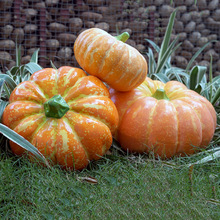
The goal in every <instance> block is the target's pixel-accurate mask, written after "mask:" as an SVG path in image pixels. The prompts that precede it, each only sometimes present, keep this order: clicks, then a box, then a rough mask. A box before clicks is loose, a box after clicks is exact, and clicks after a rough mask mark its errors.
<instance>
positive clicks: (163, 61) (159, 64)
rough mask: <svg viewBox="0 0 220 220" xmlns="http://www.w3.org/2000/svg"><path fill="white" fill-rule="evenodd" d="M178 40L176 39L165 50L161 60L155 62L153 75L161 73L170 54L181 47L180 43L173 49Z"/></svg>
mask: <svg viewBox="0 0 220 220" xmlns="http://www.w3.org/2000/svg"><path fill="white" fill-rule="evenodd" d="M177 40H178V38H176V39H175V40H174V41H173V42H172V43H171V44H170V46H169V47H168V48H167V50H166V51H165V52H164V54H163V57H162V59H161V60H160V61H159V60H158V62H157V69H156V71H155V73H159V72H160V71H161V69H162V68H163V67H164V66H165V64H166V62H167V60H168V59H169V57H170V56H171V54H172V53H173V52H174V51H175V50H176V49H177V48H178V47H179V46H180V45H181V43H179V44H178V45H176V46H175V47H174V45H175V44H176V42H177Z"/></svg>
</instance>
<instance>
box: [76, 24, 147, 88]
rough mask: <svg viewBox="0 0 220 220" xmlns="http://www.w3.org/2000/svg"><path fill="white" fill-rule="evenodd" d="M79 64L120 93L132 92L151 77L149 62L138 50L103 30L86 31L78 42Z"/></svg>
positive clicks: (77, 57) (79, 37)
mask: <svg viewBox="0 0 220 220" xmlns="http://www.w3.org/2000/svg"><path fill="white" fill-rule="evenodd" d="M74 55H75V58H76V60H77V62H78V63H79V65H80V66H81V67H82V68H83V69H84V70H85V71H86V72H87V73H88V74H90V75H94V76H96V77H98V78H99V79H101V80H102V81H104V82H106V83H107V84H108V85H109V86H110V87H112V88H114V89H115V90H118V91H129V90H131V89H134V88H136V87H137V86H138V85H140V84H141V83H142V82H143V81H144V79H145V78H146V76H147V70H148V67H147V62H146V60H145V58H144V57H143V56H142V55H141V54H140V53H139V51H138V50H136V49H135V48H133V47H131V46H130V45H128V44H126V43H124V42H122V41H120V40H118V39H116V38H115V37H113V36H111V35H110V34H108V33H107V32H105V31H103V30H101V29H99V28H90V29H87V30H85V31H83V32H82V33H81V34H80V35H79V36H78V37H77V39H76V41H75V43H74Z"/></svg>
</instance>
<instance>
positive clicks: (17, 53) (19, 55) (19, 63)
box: [15, 39, 21, 66]
mask: <svg viewBox="0 0 220 220" xmlns="http://www.w3.org/2000/svg"><path fill="white" fill-rule="evenodd" d="M15 52H16V66H20V65H21V45H19V46H18V45H17V39H16V49H15Z"/></svg>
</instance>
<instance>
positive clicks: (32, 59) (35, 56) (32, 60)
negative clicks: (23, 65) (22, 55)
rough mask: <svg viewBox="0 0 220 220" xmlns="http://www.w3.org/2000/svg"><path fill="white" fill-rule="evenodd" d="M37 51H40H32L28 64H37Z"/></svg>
mask: <svg viewBox="0 0 220 220" xmlns="http://www.w3.org/2000/svg"><path fill="white" fill-rule="evenodd" d="M39 50H40V49H37V50H35V51H34V53H33V54H32V56H31V60H30V62H33V63H38V52H39Z"/></svg>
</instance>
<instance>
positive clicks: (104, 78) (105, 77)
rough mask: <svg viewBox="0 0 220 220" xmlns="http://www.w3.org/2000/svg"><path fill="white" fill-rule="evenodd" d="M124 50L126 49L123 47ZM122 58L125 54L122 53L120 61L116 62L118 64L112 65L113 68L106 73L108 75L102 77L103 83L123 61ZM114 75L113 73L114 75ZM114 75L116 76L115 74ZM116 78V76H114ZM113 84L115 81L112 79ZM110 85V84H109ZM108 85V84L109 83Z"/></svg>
mask: <svg viewBox="0 0 220 220" xmlns="http://www.w3.org/2000/svg"><path fill="white" fill-rule="evenodd" d="M124 48H125V49H127V48H126V47H124ZM124 56H126V53H123V54H122V56H121V57H120V59H119V60H118V62H117V63H116V64H115V65H114V67H113V68H111V71H110V72H109V73H108V74H106V75H105V76H103V78H102V79H103V81H106V79H108V78H109V77H110V76H111V75H112V74H113V73H114V70H115V69H117V66H118V65H119V64H120V63H121V62H122V61H123V59H124ZM114 74H115V73H114ZM115 75H116V74H115ZM116 76H117V75H116ZM113 82H115V79H114V81H113ZM111 83H112V82H111ZM109 84H110V83H109Z"/></svg>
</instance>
